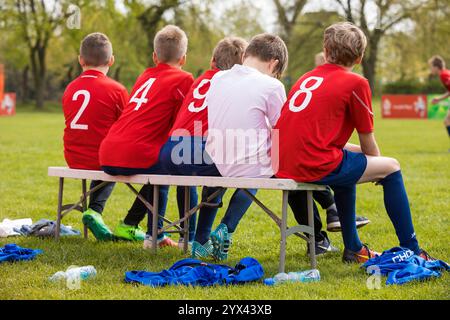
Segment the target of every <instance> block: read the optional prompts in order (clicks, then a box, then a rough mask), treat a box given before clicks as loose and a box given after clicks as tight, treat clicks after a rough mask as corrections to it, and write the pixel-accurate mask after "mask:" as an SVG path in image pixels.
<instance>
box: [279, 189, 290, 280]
mask: <svg viewBox="0 0 450 320" xmlns="http://www.w3.org/2000/svg"><path fill="white" fill-rule="evenodd" d="M288 195H289V193H288V191H284V190H283V202H282V205H281V226H280V230H281V244H280V265H279V268H278V272H280V273H281V272H284V271H285V268H286V238H287V235H286V232H287V211H288V208H287V207H288Z"/></svg>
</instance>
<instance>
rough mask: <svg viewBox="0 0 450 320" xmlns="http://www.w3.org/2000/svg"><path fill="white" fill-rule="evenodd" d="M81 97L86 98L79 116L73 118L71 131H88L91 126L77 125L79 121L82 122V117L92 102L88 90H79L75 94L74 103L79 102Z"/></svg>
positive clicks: (78, 113)
mask: <svg viewBox="0 0 450 320" xmlns="http://www.w3.org/2000/svg"><path fill="white" fill-rule="evenodd" d="M79 96H84V100H83V103H82V104H81V108H80V110H78V112H77V114H76V115H75V117H74V118H73V120H72V122H71V123H70V129H75V130H88V129H89V126H88V125H87V124H79V123H77V122H78V120H80V118H81V116H82V115H83V112H84V110H86V108H87V106H88V104H89V101H90V100H91V94H90V93H89V91H87V90H79V91H77V92H75V94H74V95H73V97H72V101H77V100H78V97H79Z"/></svg>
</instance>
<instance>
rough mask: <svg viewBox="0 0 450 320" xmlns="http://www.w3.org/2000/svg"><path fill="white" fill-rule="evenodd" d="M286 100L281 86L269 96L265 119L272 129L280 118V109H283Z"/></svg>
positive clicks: (284, 91)
mask: <svg viewBox="0 0 450 320" xmlns="http://www.w3.org/2000/svg"><path fill="white" fill-rule="evenodd" d="M286 100H287V97H286V90H285V88H284V85H282V84H280V86H279V87H277V88H276V89H275V90H273V91H272V93H271V94H270V95H269V100H268V108H267V119H268V120H269V124H270V126H271V127H272V128H273V127H274V126H275V124H276V123H277V121H278V119H279V118H280V114H281V109H282V108H283V105H284V103H285V102H286Z"/></svg>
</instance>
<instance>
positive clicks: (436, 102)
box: [431, 98, 441, 104]
mask: <svg viewBox="0 0 450 320" xmlns="http://www.w3.org/2000/svg"><path fill="white" fill-rule="evenodd" d="M439 101H441V100H439V99H438V98H434V99H432V100H431V103H432V104H438V103H439Z"/></svg>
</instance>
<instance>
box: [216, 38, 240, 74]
mask: <svg viewBox="0 0 450 320" xmlns="http://www.w3.org/2000/svg"><path fill="white" fill-rule="evenodd" d="M247 46H248V42H247V41H245V40H244V39H242V38H238V37H227V38H224V39H222V40H220V41H219V43H218V44H217V46H216V47H215V48H214V52H213V61H214V63H215V65H216V67H217V68H218V69H220V70H228V69H231V68H232V67H233V66H234V65H235V64H242V58H243V56H244V52H245V49H246V48H247Z"/></svg>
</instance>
